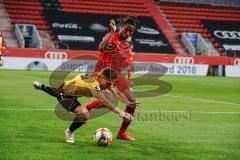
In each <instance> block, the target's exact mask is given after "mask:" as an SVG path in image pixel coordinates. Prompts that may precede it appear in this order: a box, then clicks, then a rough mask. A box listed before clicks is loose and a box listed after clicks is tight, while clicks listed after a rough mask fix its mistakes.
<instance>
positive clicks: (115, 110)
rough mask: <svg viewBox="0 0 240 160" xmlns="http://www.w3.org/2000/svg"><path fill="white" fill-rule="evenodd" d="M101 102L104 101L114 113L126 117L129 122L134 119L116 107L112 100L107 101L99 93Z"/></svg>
mask: <svg viewBox="0 0 240 160" xmlns="http://www.w3.org/2000/svg"><path fill="white" fill-rule="evenodd" d="M97 98H99V99H100V100H102V102H103V104H104V105H106V107H108V108H109V109H110V110H111V111H112V112H114V113H116V114H118V115H119V116H121V117H124V118H126V119H128V120H132V119H133V117H132V115H131V114H129V113H126V112H124V111H122V110H121V109H119V108H118V107H117V106H116V105H114V104H113V103H112V102H111V101H110V100H108V99H107V97H106V96H105V95H104V94H103V93H98V97H97Z"/></svg>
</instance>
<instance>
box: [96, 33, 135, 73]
mask: <svg viewBox="0 0 240 160" xmlns="http://www.w3.org/2000/svg"><path fill="white" fill-rule="evenodd" d="M108 34H109V33H108ZM108 34H107V35H108ZM107 35H105V36H104V38H103V40H104V39H105V37H106V36H107ZM132 48H133V46H132V43H131V42H128V41H127V40H121V39H120V37H119V33H114V34H113V35H112V37H111V38H110V39H109V43H108V45H107V47H106V49H105V50H102V51H100V52H101V53H100V54H99V61H98V62H97V64H96V69H95V70H96V71H97V72H100V71H101V70H102V69H104V68H106V67H110V68H112V69H114V70H115V71H117V72H121V71H122V70H123V69H124V68H126V67H127V66H128V65H129V63H130V62H131V60H130V59H132V58H131V56H132Z"/></svg>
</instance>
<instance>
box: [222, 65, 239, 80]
mask: <svg viewBox="0 0 240 160" xmlns="http://www.w3.org/2000/svg"><path fill="white" fill-rule="evenodd" d="M225 76H226V77H240V66H229V65H227V66H225Z"/></svg>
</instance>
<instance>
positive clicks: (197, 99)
mask: <svg viewBox="0 0 240 160" xmlns="http://www.w3.org/2000/svg"><path fill="white" fill-rule="evenodd" d="M164 96H168V97H174V98H181V99H187V100H193V101H203V102H209V103H221V104H229V105H239V106H240V104H239V103H232V102H226V101H217V100H208V99H201V98H194V97H183V96H171V95H164Z"/></svg>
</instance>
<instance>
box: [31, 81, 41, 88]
mask: <svg viewBox="0 0 240 160" xmlns="http://www.w3.org/2000/svg"><path fill="white" fill-rule="evenodd" d="M42 85H43V84H42V83H40V82H38V81H33V87H34V88H35V89H41V86H42Z"/></svg>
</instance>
